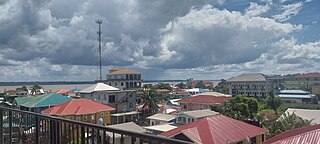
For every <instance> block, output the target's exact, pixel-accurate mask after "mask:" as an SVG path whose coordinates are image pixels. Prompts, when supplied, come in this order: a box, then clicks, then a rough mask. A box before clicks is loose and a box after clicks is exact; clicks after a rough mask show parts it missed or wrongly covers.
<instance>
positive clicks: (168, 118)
mask: <svg viewBox="0 0 320 144" xmlns="http://www.w3.org/2000/svg"><path fill="white" fill-rule="evenodd" d="M147 119H148V120H149V122H150V126H153V125H160V124H166V123H171V122H175V119H176V116H175V115H169V114H161V113H157V114H154V115H152V116H149V117H147Z"/></svg>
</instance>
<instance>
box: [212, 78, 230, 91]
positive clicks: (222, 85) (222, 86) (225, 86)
mask: <svg viewBox="0 0 320 144" xmlns="http://www.w3.org/2000/svg"><path fill="white" fill-rule="evenodd" d="M214 91H216V92H220V93H224V94H229V87H228V83H227V81H226V80H224V79H221V82H219V83H218V85H217V86H216V87H214Z"/></svg>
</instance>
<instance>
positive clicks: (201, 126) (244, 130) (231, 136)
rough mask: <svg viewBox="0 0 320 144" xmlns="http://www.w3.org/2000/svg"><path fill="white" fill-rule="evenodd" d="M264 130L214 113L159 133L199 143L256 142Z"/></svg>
mask: <svg viewBox="0 0 320 144" xmlns="http://www.w3.org/2000/svg"><path fill="white" fill-rule="evenodd" d="M266 132H267V131H266V130H265V129H263V128H260V127H256V126H254V125H250V124H247V123H245V122H241V121H238V120H235V119H232V118H229V117H227V116H223V115H215V116H211V117H206V118H202V119H200V120H197V121H194V122H192V123H189V124H185V125H182V126H179V127H177V128H175V129H172V130H169V131H167V132H164V133H161V134H160V135H161V136H165V137H170V138H174V139H179V140H184V141H189V142H193V143H199V144H226V143H246V142H249V143H256V144H260V143H262V142H263V141H264V140H265V138H266V137H265V134H266Z"/></svg>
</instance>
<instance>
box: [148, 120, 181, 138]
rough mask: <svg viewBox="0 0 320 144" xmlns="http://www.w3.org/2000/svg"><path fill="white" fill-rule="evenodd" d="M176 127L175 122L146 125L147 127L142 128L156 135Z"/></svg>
mask: <svg viewBox="0 0 320 144" xmlns="http://www.w3.org/2000/svg"><path fill="white" fill-rule="evenodd" d="M179 126H180V125H179ZM177 127H178V125H177V124H175V123H165V124H160V125H153V126H147V127H144V129H146V130H147V131H148V133H151V134H155V135H158V134H161V133H163V132H167V131H170V130H173V129H175V128H177Z"/></svg>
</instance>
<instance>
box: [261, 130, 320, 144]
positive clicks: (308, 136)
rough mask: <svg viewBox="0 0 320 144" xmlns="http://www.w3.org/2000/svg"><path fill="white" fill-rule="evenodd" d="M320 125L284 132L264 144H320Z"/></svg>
mask: <svg viewBox="0 0 320 144" xmlns="http://www.w3.org/2000/svg"><path fill="white" fill-rule="evenodd" d="M319 143H320V125H313V126H308V127H303V128H297V129H293V130H290V131H287V132H283V133H281V134H279V135H277V136H275V137H273V138H271V139H268V140H267V141H265V142H263V143H262V144H319Z"/></svg>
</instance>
